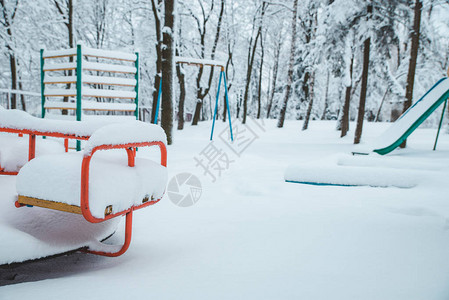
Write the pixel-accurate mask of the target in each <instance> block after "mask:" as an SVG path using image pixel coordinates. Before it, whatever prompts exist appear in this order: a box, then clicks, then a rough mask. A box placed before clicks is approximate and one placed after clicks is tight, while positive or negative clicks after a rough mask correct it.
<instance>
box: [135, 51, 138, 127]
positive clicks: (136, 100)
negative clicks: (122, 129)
mask: <svg viewBox="0 0 449 300" xmlns="http://www.w3.org/2000/svg"><path fill="white" fill-rule="evenodd" d="M135 78H136V86H135V92H136V99H135V103H136V111H135V112H134V115H135V116H136V120H139V52H136V75H135Z"/></svg>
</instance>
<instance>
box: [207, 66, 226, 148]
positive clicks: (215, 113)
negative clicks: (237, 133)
mask: <svg viewBox="0 0 449 300" xmlns="http://www.w3.org/2000/svg"><path fill="white" fill-rule="evenodd" d="M222 77H223V71H221V72H220V79H219V80H218V89H217V98H216V99H215V109H214V118H213V120H212V130H211V132H210V140H211V141H212V138H213V136H214V127H215V117H216V116H217V109H218V98H219V97H220V86H221V78H222Z"/></svg>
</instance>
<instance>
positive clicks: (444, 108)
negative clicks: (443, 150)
mask: <svg viewBox="0 0 449 300" xmlns="http://www.w3.org/2000/svg"><path fill="white" fill-rule="evenodd" d="M446 106H447V99H446V101H444V106H443V111H442V112H441V118H440V124H439V125H438V131H437V136H436V138H435V144H433V151H435V150H436V149H437V143H438V137H439V136H440V129H441V124H442V123H443V119H444V111H445V110H446Z"/></svg>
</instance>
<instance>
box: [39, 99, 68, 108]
mask: <svg viewBox="0 0 449 300" xmlns="http://www.w3.org/2000/svg"><path fill="white" fill-rule="evenodd" d="M44 107H45V109H76V103H75V102H61V101H48V100H47V101H45V105H44Z"/></svg>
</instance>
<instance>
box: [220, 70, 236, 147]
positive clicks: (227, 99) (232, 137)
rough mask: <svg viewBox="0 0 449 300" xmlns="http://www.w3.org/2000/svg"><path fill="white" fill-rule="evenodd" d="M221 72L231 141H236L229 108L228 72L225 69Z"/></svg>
mask: <svg viewBox="0 0 449 300" xmlns="http://www.w3.org/2000/svg"><path fill="white" fill-rule="evenodd" d="M221 72H222V73H223V79H224V88H225V98H226V107H227V108H228V119H229V131H230V132H231V141H234V136H233V134H232V122H231V110H230V109H229V98H228V83H227V82H226V73H225V71H224V70H221Z"/></svg>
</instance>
